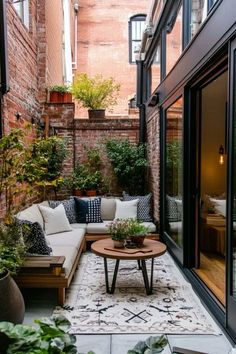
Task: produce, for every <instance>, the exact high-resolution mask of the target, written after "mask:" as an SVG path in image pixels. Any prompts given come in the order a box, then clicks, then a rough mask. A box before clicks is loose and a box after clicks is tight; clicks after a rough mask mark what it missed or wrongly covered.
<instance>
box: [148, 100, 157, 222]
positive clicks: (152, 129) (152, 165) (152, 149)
mask: <svg viewBox="0 0 236 354" xmlns="http://www.w3.org/2000/svg"><path fill="white" fill-rule="evenodd" d="M159 125H160V122H159V111H158V108H156V107H153V108H151V107H149V108H148V110H147V156H148V164H149V171H148V177H147V181H148V184H149V189H150V191H151V192H152V193H153V206H154V218H155V219H156V220H158V221H159V217H160V215H159V204H160V203H159V200H160V126H159Z"/></svg>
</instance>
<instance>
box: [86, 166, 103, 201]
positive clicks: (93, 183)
mask: <svg viewBox="0 0 236 354" xmlns="http://www.w3.org/2000/svg"><path fill="white" fill-rule="evenodd" d="M101 181H102V174H101V172H100V171H95V172H93V171H89V170H88V171H87V175H86V176H85V179H84V189H85V192H86V195H87V196H88V197H93V196H95V195H96V194H97V190H98V189H99V188H100V185H101Z"/></svg>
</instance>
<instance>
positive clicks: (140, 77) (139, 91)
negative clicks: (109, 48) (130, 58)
mask: <svg viewBox="0 0 236 354" xmlns="http://www.w3.org/2000/svg"><path fill="white" fill-rule="evenodd" d="M136 64H137V88H136V105H137V107H138V108H139V143H140V144H142V143H145V140H146V139H145V128H146V127H145V105H144V103H143V94H144V87H143V84H144V70H143V60H140V59H139V60H136Z"/></svg>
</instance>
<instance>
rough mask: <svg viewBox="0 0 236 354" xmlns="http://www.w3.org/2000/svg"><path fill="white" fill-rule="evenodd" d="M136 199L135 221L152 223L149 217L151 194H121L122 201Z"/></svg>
mask: <svg viewBox="0 0 236 354" xmlns="http://www.w3.org/2000/svg"><path fill="white" fill-rule="evenodd" d="M134 199H138V209H137V219H138V220H140V221H152V217H151V199H152V194H151V193H149V194H147V195H135V196H131V195H129V194H127V193H125V192H123V200H124V201H129V200H134Z"/></svg>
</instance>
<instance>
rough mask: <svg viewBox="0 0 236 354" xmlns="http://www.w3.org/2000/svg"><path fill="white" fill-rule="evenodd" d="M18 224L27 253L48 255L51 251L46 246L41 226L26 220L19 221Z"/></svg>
mask: <svg viewBox="0 0 236 354" xmlns="http://www.w3.org/2000/svg"><path fill="white" fill-rule="evenodd" d="M19 223H20V224H21V225H22V233H23V237H24V243H25V245H26V251H27V253H30V254H42V255H50V253H51V252H52V249H51V247H49V246H48V244H47V241H46V238H45V235H44V232H43V229H42V227H41V225H40V224H39V223H38V222H31V221H28V220H19Z"/></svg>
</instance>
